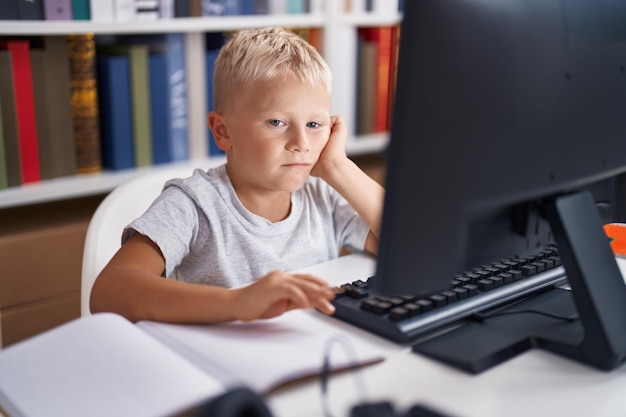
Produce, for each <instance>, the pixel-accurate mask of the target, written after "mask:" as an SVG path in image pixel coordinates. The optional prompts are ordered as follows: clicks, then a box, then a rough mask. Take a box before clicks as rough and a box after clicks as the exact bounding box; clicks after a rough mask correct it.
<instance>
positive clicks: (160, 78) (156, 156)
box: [149, 53, 172, 164]
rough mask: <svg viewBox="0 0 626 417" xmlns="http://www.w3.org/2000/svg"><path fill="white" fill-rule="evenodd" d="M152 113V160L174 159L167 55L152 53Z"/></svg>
mask: <svg viewBox="0 0 626 417" xmlns="http://www.w3.org/2000/svg"><path fill="white" fill-rule="evenodd" d="M149 67H150V113H151V121H152V162H153V163H154V164H164V163H167V162H171V161H172V152H171V147H170V138H169V119H170V116H169V100H168V94H167V90H168V87H167V69H166V65H165V55H162V54H158V53H155V54H150V61H149Z"/></svg>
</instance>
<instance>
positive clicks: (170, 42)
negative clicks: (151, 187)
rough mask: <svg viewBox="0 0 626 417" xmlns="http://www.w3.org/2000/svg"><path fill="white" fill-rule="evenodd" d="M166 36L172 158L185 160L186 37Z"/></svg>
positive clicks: (186, 111) (186, 115) (187, 155)
mask: <svg viewBox="0 0 626 417" xmlns="http://www.w3.org/2000/svg"><path fill="white" fill-rule="evenodd" d="M164 37H165V66H166V70H167V79H168V86H169V90H168V98H169V104H170V123H169V129H170V143H171V146H172V160H174V161H184V160H186V159H188V158H189V138H188V122H189V119H188V109H187V88H188V86H187V76H186V75H185V37H184V35H183V34H182V33H168V34H166V35H164Z"/></svg>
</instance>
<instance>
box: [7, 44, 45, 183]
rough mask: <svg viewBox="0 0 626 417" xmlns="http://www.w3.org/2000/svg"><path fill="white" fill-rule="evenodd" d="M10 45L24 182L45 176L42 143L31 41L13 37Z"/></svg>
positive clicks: (8, 47) (35, 180) (37, 179)
mask: <svg viewBox="0 0 626 417" xmlns="http://www.w3.org/2000/svg"><path fill="white" fill-rule="evenodd" d="M6 49H7V50H8V51H9V53H10V54H11V62H12V64H13V81H14V83H15V107H16V110H17V111H16V113H17V130H18V137H19V144H20V156H21V160H22V181H23V182H24V183H29V182H37V181H39V180H41V174H40V171H39V145H38V142H37V119H36V118H35V100H34V95H33V77H32V71H31V65H30V45H29V43H28V41H27V40H9V41H7V42H6Z"/></svg>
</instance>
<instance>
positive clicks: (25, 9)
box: [2, 0, 44, 20]
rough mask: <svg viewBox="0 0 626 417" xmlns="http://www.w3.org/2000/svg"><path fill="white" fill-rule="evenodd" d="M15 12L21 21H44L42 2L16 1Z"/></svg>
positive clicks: (32, 0)
mask: <svg viewBox="0 0 626 417" xmlns="http://www.w3.org/2000/svg"><path fill="white" fill-rule="evenodd" d="M2 1H5V0H2ZM17 10H18V13H19V15H20V19H22V20H43V19H44V15H43V0H17Z"/></svg>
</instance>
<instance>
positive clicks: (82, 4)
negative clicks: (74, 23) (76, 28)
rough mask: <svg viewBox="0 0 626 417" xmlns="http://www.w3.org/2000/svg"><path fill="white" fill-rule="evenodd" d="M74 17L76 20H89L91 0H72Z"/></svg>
mask: <svg viewBox="0 0 626 417" xmlns="http://www.w3.org/2000/svg"><path fill="white" fill-rule="evenodd" d="M72 18H73V19H74V20H89V19H91V14H90V11H89V0H72Z"/></svg>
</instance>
